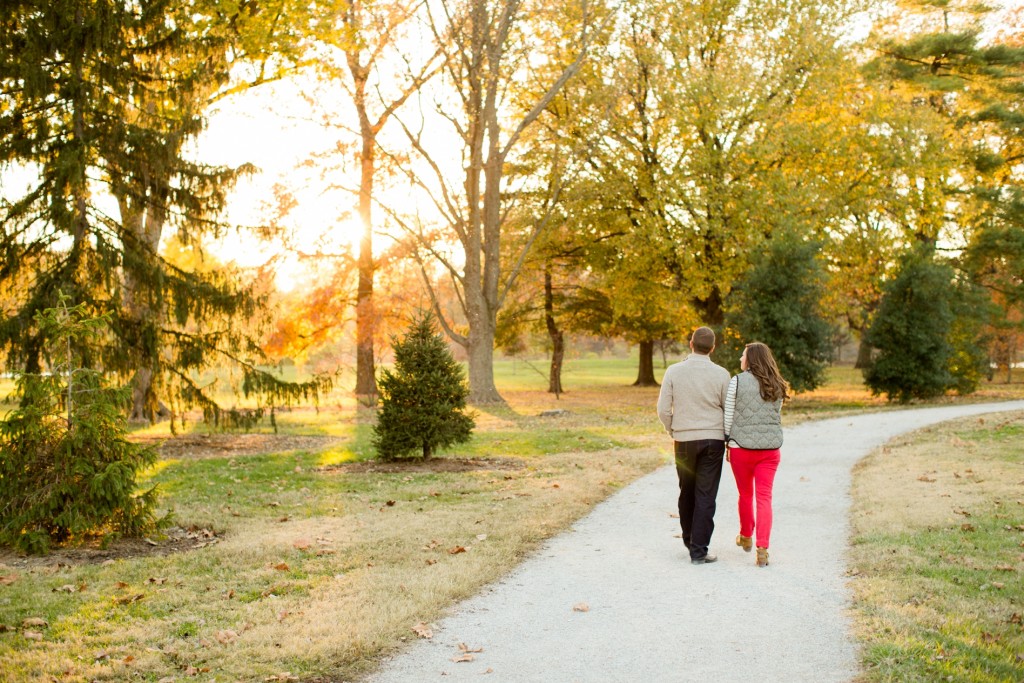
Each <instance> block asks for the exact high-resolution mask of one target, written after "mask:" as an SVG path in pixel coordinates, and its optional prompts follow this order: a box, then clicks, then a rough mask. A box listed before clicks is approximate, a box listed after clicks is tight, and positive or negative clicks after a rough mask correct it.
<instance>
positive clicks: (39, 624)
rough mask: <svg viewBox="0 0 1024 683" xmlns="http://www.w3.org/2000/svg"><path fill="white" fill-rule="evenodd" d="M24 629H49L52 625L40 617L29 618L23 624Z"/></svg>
mask: <svg viewBox="0 0 1024 683" xmlns="http://www.w3.org/2000/svg"><path fill="white" fill-rule="evenodd" d="M21 626H22V628H49V627H50V624H49V622H47V621H46V619H42V618H40V617H29V618H28V619H24V620H22V622H21Z"/></svg>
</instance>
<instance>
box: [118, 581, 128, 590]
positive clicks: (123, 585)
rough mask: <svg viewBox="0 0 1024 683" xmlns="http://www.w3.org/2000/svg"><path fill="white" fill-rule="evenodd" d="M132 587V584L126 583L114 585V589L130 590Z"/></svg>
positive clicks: (119, 582) (121, 582) (120, 582)
mask: <svg viewBox="0 0 1024 683" xmlns="http://www.w3.org/2000/svg"><path fill="white" fill-rule="evenodd" d="M130 585H131V584H129V583H125V582H124V581H118V582H117V583H115V584H114V588H122V589H124V588H128V587H129V586H130Z"/></svg>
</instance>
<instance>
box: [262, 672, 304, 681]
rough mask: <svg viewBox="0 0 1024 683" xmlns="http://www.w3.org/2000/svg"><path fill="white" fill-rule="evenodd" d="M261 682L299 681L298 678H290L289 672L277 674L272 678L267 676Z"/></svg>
mask: <svg viewBox="0 0 1024 683" xmlns="http://www.w3.org/2000/svg"><path fill="white" fill-rule="evenodd" d="M263 680H264V681H265V682H266V683H271V682H272V681H283V682H284V683H290V682H291V681H297V680H299V678H298V676H292V674H291V672H290V671H285V672H284V673H279V674H276V675H274V676H268V677H266V678H264V679H263Z"/></svg>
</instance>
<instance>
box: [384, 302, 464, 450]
mask: <svg viewBox="0 0 1024 683" xmlns="http://www.w3.org/2000/svg"><path fill="white" fill-rule="evenodd" d="M392 349H393V350H394V354H395V369H394V372H392V371H391V370H388V369H385V370H383V372H382V373H381V376H380V379H379V381H378V386H379V388H380V397H381V402H380V411H379V412H378V414H377V425H376V427H374V435H373V444H374V446H375V447H376V449H377V455H378V456H379V457H380V458H382V459H385V460H393V459H396V458H405V457H416V455H415V454H416V453H417V452H418V453H419V454H421V455H422V457H424V458H429V457H430V456H431V455H433V454H434V452H435V451H436V450H437V449H438V448H444V447H446V446H450V445H452V444H456V443H464V442H466V441H468V440H469V437H470V433H471V431H472V429H473V427H474V426H475V422H474V420H473V417H472V416H471V415H469V414H467V413H466V412H465V411H466V399H467V397H468V396H469V387H468V385H467V384H466V380H465V372H464V370H463V369H462V366H461V365H459V364H458V363H457V362H456V361H455V358H454V357H453V356H452V353H451V350H450V349H449V348H448V346H447V345H446V344H445V342H444V339H442V338H441V336H440V335H439V334H438V332H437V329H436V327H435V324H434V318H433V315H431V314H430V313H422V314H420V315H419V316H418V317H417V318H416V319H415V320H413V322H412V325H411V326H410V328H409V331H408V332H406V334H405V336H404V337H403V338H402V339H397V338H392Z"/></svg>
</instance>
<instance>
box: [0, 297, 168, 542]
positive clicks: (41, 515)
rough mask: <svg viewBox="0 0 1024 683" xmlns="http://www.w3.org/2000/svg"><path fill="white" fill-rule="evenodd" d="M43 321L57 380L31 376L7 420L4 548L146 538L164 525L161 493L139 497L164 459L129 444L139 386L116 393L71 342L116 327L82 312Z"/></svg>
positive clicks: (2, 461)
mask: <svg viewBox="0 0 1024 683" xmlns="http://www.w3.org/2000/svg"><path fill="white" fill-rule="evenodd" d="M66 301H67V298H66V297H64V296H63V295H62V296H61V305H60V306H59V307H58V308H51V309H47V310H45V311H43V312H42V313H39V314H37V315H36V320H37V322H38V324H39V326H40V331H41V333H42V334H43V335H44V336H45V337H46V338H47V339H48V340H49V341H50V350H51V351H52V352H53V353H51V354H50V357H51V359H52V360H53V362H51V366H50V369H51V372H50V373H48V374H41V375H29V374H25V375H21V376H20V377H18V379H17V383H16V389H15V394H16V396H18V397H20V405H19V407H18V408H17V409H15V410H14V411H12V412H11V413H10V414H8V415H7V417H6V418H5V419H4V420H2V421H0V500H2V501H3V503H2V505H0V542H3V543H5V544H8V545H12V546H14V547H17V548H19V549H22V550H25V551H29V552H46V551H47V550H48V549H49V548H50V545H51V544H52V543H55V542H56V543H63V542H65V541H69V540H71V539H74V538H81V537H83V536H87V535H96V534H103V535H113V534H123V535H141V534H143V533H145V532H147V531H149V530H151V529H152V528H154V527H155V526H156V524H157V520H156V518H155V515H154V508H155V505H156V490H155V487H154V488H150V489H148V490H146V491H144V492H142V493H139V494H137V493H136V475H137V473H138V471H139V470H140V469H142V468H144V467H147V466H149V465H151V464H153V463H154V462H155V460H156V454H155V451H153V450H152V449H151V448H144V447H142V446H140V445H138V444H133V443H129V442H128V441H127V440H125V431H126V417H125V414H126V410H127V408H128V406H129V402H130V396H131V391H130V387H123V388H115V387H109V386H106V385H105V383H104V381H103V377H102V375H101V373H100V372H98V371H96V370H92V369H89V368H83V367H79V362H78V359H76V358H74V357H73V356H72V353H71V351H70V349H71V343H70V342H71V340H72V339H73V338H79V339H81V338H83V337H84V338H87V337H90V336H92V335H95V334H97V333H98V332H99V331H100V330H101V329H102V327H103V326H104V325H105V324H106V321H105V320H104V319H101V318H86V317H85V315H84V311H83V308H82V306H81V305H80V306H76V307H74V308H68V307H67V305H66Z"/></svg>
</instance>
